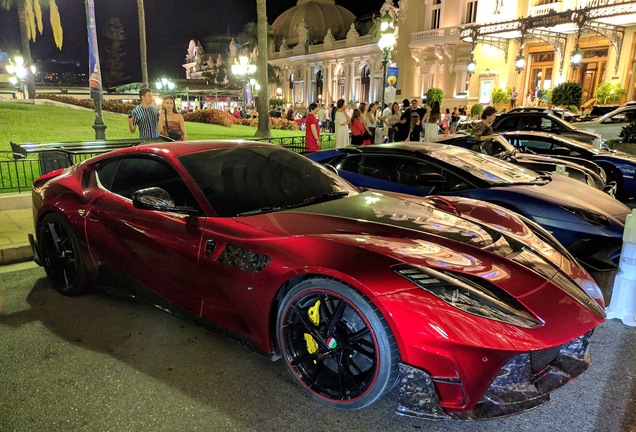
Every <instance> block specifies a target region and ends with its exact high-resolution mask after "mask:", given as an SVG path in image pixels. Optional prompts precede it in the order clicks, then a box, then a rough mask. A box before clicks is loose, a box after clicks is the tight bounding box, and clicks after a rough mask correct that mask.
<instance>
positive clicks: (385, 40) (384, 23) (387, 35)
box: [378, 11, 395, 111]
mask: <svg viewBox="0 0 636 432" xmlns="http://www.w3.org/2000/svg"><path fill="white" fill-rule="evenodd" d="M380 35H381V36H380V40H379V41H378V46H379V47H380V49H381V50H382V79H383V80H384V82H383V83H382V111H384V108H385V107H386V102H385V101H384V92H385V90H386V84H387V83H386V81H387V79H386V66H387V64H388V63H389V55H390V54H391V50H393V45H395V23H394V22H393V17H391V15H389V12H388V11H387V12H385V13H384V16H382V18H380Z"/></svg>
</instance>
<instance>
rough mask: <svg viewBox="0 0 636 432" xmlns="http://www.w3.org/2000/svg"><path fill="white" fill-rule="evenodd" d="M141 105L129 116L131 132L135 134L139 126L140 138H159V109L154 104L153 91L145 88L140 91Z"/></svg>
mask: <svg viewBox="0 0 636 432" xmlns="http://www.w3.org/2000/svg"><path fill="white" fill-rule="evenodd" d="M139 99H141V103H140V104H139V105H138V106H137V108H135V109H134V110H133V111H132V114H131V115H129V116H128V126H129V127H130V132H131V133H135V130H136V129H137V126H139V138H150V139H154V138H159V129H158V126H159V109H158V108H157V107H156V105H155V104H154V98H153V96H152V91H151V90H150V89H149V88H147V87H145V88H142V89H141V90H139Z"/></svg>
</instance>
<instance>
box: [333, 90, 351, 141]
mask: <svg viewBox="0 0 636 432" xmlns="http://www.w3.org/2000/svg"><path fill="white" fill-rule="evenodd" d="M348 110H349V107H348V106H347V105H346V104H345V100H344V99H338V102H337V103H336V114H335V116H334V120H335V121H334V124H335V131H336V148H344V147H347V146H348V145H349V122H350V120H351V119H350V117H349V114H348V113H347V111H348Z"/></svg>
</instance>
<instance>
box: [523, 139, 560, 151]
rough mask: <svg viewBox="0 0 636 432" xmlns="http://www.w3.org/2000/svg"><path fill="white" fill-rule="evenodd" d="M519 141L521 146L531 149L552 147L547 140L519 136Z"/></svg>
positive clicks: (548, 148)
mask: <svg viewBox="0 0 636 432" xmlns="http://www.w3.org/2000/svg"><path fill="white" fill-rule="evenodd" d="M519 143H520V144H519V145H520V146H521V147H525V148H529V149H531V150H550V148H551V147H552V144H551V143H549V142H547V141H541V140H535V139H525V138H521V139H520V140H519Z"/></svg>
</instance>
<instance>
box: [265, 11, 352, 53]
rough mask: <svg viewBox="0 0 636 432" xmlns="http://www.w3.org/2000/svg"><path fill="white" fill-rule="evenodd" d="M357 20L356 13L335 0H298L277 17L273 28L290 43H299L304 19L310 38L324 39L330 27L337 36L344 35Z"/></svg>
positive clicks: (275, 32)
mask: <svg viewBox="0 0 636 432" xmlns="http://www.w3.org/2000/svg"><path fill="white" fill-rule="evenodd" d="M355 20H356V17H355V15H353V14H352V13H351V12H349V11H348V10H347V9H345V8H343V7H342V6H338V5H337V4H336V2H335V0H298V3H297V4H296V6H294V7H293V8H291V9H289V10H287V11H285V12H283V13H282V14H281V15H280V16H279V17H278V18H276V20H275V21H274V23H273V24H272V29H273V30H274V34H276V35H280V36H282V37H284V38H285V40H286V41H287V43H288V44H289V45H295V44H297V43H298V28H299V26H300V25H301V24H302V22H303V21H304V23H305V25H306V26H307V30H308V32H309V40H310V41H311V40H319V41H322V40H323V39H324V38H325V35H326V34H327V31H328V30H330V29H331V33H332V34H333V35H334V36H335V37H336V38H338V37H344V35H345V33H346V32H347V30H349V27H350V26H351V24H353V22H354V21H355Z"/></svg>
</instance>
